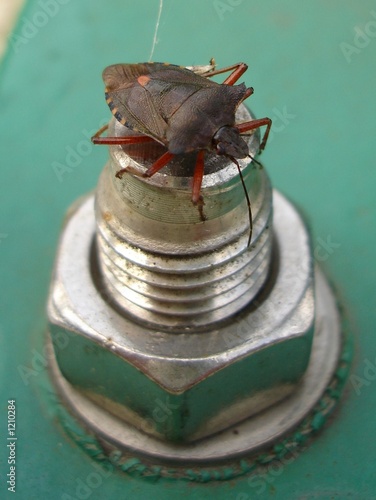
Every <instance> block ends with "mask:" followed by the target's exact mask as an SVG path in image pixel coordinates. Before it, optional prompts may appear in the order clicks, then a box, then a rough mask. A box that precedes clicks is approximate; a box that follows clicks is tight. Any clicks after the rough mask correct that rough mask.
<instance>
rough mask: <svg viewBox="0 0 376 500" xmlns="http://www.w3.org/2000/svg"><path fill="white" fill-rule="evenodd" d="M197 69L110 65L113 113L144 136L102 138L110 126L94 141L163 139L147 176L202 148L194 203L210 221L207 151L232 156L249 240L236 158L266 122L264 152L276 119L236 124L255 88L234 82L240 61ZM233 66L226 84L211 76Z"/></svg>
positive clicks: (244, 67)
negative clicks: (205, 193)
mask: <svg viewBox="0 0 376 500" xmlns="http://www.w3.org/2000/svg"><path fill="white" fill-rule="evenodd" d="M210 67H211V66H209V68H210ZM197 68H200V67H195V68H193V71H192V70H190V69H188V68H185V67H182V66H176V65H173V64H166V63H140V64H115V65H112V66H108V67H107V68H105V70H104V71H103V80H104V83H105V85H106V89H105V96H106V101H107V104H108V105H109V107H110V109H111V112H112V114H113V115H114V116H115V118H116V120H118V121H119V122H120V123H121V124H122V125H125V126H126V127H128V128H130V129H131V130H133V131H135V132H137V133H140V134H142V135H132V136H126V137H100V136H101V134H102V133H103V132H104V131H105V130H106V128H107V126H105V127H102V129H100V130H99V131H98V132H97V133H96V134H95V135H94V137H93V138H92V141H93V142H94V144H111V145H114V144H134V143H141V142H148V141H151V140H155V141H157V142H159V143H161V144H163V145H164V146H165V147H166V148H167V151H166V152H165V153H164V154H163V155H162V156H161V157H160V158H159V159H158V160H157V161H155V162H154V163H153V164H152V165H151V166H150V167H149V168H148V169H147V170H146V171H145V173H144V174H143V175H144V176H145V177H151V176H152V175H154V174H155V173H156V172H158V171H159V170H161V169H162V168H163V167H164V166H165V165H166V164H167V163H168V162H169V161H170V160H171V159H172V157H173V156H174V155H181V154H186V153H191V152H196V151H197V159H196V166H195V169H194V173H193V182H192V202H193V203H194V204H195V205H198V208H199V211H200V214H201V219H202V220H205V217H204V214H203V204H204V202H203V199H202V197H201V195H200V191H201V183H202V178H203V176H204V156H205V152H206V151H211V152H215V153H217V154H219V155H224V156H226V157H228V158H229V159H231V160H232V161H233V162H234V163H235V164H236V165H237V167H238V170H239V174H240V177H241V180H242V183H243V187H244V191H245V195H246V198H247V203H248V209H249V219H250V236H249V241H248V244H249V243H250V240H251V235H252V213H251V206H250V201H249V197H248V193H247V190H246V187H245V184H244V181H243V177H242V175H241V170H240V166H239V164H238V162H237V161H236V159H237V158H245V157H247V156H250V155H249V150H248V145H247V143H246V142H245V141H244V139H243V138H242V137H241V134H245V133H246V132H249V131H252V130H255V129H258V128H260V127H262V126H266V130H265V133H264V136H263V138H262V141H261V144H260V151H262V150H263V149H264V147H265V145H266V141H267V139H268V135H269V131H270V127H271V123H272V122H271V120H270V118H261V119H255V120H250V121H247V122H244V123H235V112H236V110H237V108H238V106H239V105H240V103H242V102H243V101H244V100H245V99H247V98H248V97H249V96H250V95H252V93H253V88H252V87H250V88H247V87H246V86H245V84H244V83H242V84H240V85H234V83H235V82H237V80H238V79H239V78H240V77H241V75H242V74H243V73H244V72H245V71H246V70H247V68H248V66H247V65H246V64H244V63H238V64H234V65H232V66H228V67H226V68H222V69H218V70H215V69H209V70H208V71H206V72H205V71H204V72H203V71H200V70H199V69H197ZM204 68H205V67H204ZM228 71H231V74H230V75H229V76H228V77H227V78H226V79H225V81H224V82H223V83H222V84H219V83H216V82H213V81H211V80H209V77H211V76H214V75H218V74H221V73H225V72H228ZM198 73H201V74H198ZM125 171H127V168H125V169H122V170H120V171H119V172H117V174H116V176H117V177H119V178H121V176H122V174H123V173H124V172H125Z"/></svg>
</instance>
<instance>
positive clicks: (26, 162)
mask: <svg viewBox="0 0 376 500" xmlns="http://www.w3.org/2000/svg"><path fill="white" fill-rule="evenodd" d="M47 4H48V5H49V7H45V9H47V10H45V11H44V10H43V8H42V6H43V5H44V6H47ZM48 9H49V10H48ZM157 11H158V2H156V1H151V0H148V1H146V0H144V1H137V2H134V1H126V0H117V1H115V0H112V1H108V2H101V3H99V2H90V1H89V0H82V1H80V2H78V1H73V0H71V1H69V0H65V3H64V4H63V1H62V0H60V1H58V0H56V1H52V0H51V1H50V2H49V1H48V0H39V1H38V0H35V1H34V0H30V2H28V4H27V6H26V9H25V11H24V12H23V13H22V14H21V17H20V22H19V25H18V28H17V29H16V31H15V34H16V35H18V36H21V37H22V38H16V36H13V37H12V39H11V44H10V47H9V50H8V53H7V55H6V57H5V59H4V61H3V63H2V67H1V74H0V77H1V82H0V110H1V124H0V137H1V146H0V147H1V159H2V163H1V169H2V176H1V185H0V189H1V213H0V242H1V243H0V265H1V270H2V274H1V276H2V278H1V283H2V298H1V316H0V328H1V337H0V339H1V340H0V342H1V357H2V359H1V379H0V380H1V402H0V404H1V406H0V407H1V414H0V415H1V417H0V418H1V421H0V426H1V429H2V433H1V436H2V439H1V449H0V458H1V460H2V462H1V464H0V474H1V484H0V489H1V490H0V495H1V498H13V497H11V496H10V495H11V493H7V491H6V487H5V484H4V482H5V479H6V477H5V474H6V473H7V472H8V470H9V469H8V465H7V464H6V463H4V460H5V462H6V458H7V449H6V444H5V433H6V406H7V400H8V399H13V398H14V399H16V402H17V437H18V441H17V493H16V497H18V498H21V499H23V498H25V499H29V498H38V499H44V498H62V499H64V498H65V499H67V498H91V499H103V498H132V500H133V499H135V500H137V499H144V498H163V499H174V498H197V499H211V498H223V499H236V500H247V499H248V498H277V499H282V500H284V499H289V500H290V499H313V498H315V499H316V498H338V499H344V498H352V499H353V498H355V499H367V500H368V499H372V498H376V476H375V462H376V451H375V446H374V442H375V416H374V415H375V410H376V391H375V387H376V386H375V384H376V382H375V378H376V337H375V335H374V324H376V318H375V315H376V312H375V307H374V291H375V282H376V279H375V274H376V266H375V264H374V248H375V244H376V241H375V231H374V227H375V195H374V192H375V181H376V170H375V166H374V164H375V159H374V158H375V155H374V141H375V136H376V125H375V123H376V122H375V118H374V117H375V112H376V97H375V95H376V94H375V86H376V69H375V55H376V3H375V2H374V1H371V0H363V1H362V2H352V1H349V0H348V1H345V0H342V1H339V0H333V1H331V2H325V1H323V0H321V1H319V0H317V1H312V0H311V1H307V2H298V1H297V0H296V1H293V0H291V1H280V2H277V1H267V2H256V1H255V0H254V1H253V0H252V1H251V0H249V1H248V0H243V1H241V0H237V1H235V0H223V1H216V0H210V1H203V0H192V1H190V2H178V1H173V0H165V2H164V10H163V12H162V18H161V23H160V30H159V34H158V41H159V43H158V44H157V46H156V49H155V54H154V60H162V61H169V62H174V63H178V64H201V63H206V62H207V61H208V59H209V58H210V57H212V56H215V57H216V59H217V63H218V65H220V66H224V65H228V64H230V63H233V62H237V61H246V62H247V63H248V64H249V66H250V69H249V70H248V72H247V74H246V75H245V77H244V80H245V81H246V83H247V84H248V85H252V86H254V88H255V95H254V96H252V97H251V98H250V99H249V104H250V105H251V106H252V109H253V111H255V112H256V114H257V115H258V116H259V117H261V116H265V115H267V116H270V117H271V118H273V119H274V133H273V135H272V140H271V142H270V143H269V145H268V148H267V151H266V152H265V153H264V155H263V161H264V162H265V164H266V167H267V168H268V171H269V173H270V176H271V179H272V182H273V183H274V185H275V186H276V187H278V188H279V189H281V190H282V191H283V192H284V193H286V194H287V195H288V196H289V197H291V198H292V199H293V200H295V201H296V202H297V203H298V204H299V206H300V207H302V209H303V211H304V212H305V213H306V214H307V216H308V218H309V220H310V222H311V226H312V228H313V233H314V238H313V240H314V247H315V255H316V258H317V259H318V260H319V261H321V262H322V264H323V266H324V268H325V269H326V271H327V273H328V275H329V276H330V278H331V280H332V281H333V282H334V283H335V285H336V287H337V290H338V292H339V295H340V296H341V298H342V301H343V303H344V304H345V308H346V309H347V311H348V314H349V316H350V321H351V324H352V330H353V331H354V332H355V341H356V362H355V364H354V366H353V375H352V378H351V379H350V384H349V385H348V390H347V397H346V398H345V399H344V401H343V402H342V405H341V407H340V409H339V410H338V411H337V412H336V418H335V419H334V420H333V422H332V424H331V425H330V426H328V427H327V428H326V429H325V430H324V432H323V433H321V435H320V436H319V437H318V439H317V440H315V442H313V443H312V444H311V445H310V446H309V447H308V448H307V449H306V450H305V451H304V452H303V453H302V454H301V455H300V456H298V457H296V458H294V459H293V460H288V461H287V460H286V461H285V462H283V461H282V465H281V466H280V467H278V468H274V469H273V468H269V469H268V473H267V474H266V475H265V476H264V478H262V479H261V480H260V481H261V482H260V483H257V484H255V481H249V480H248V479H247V477H243V478H242V479H238V480H234V481H229V482H226V483H223V482H221V483H211V484H209V485H195V484H189V483H187V482H183V481H181V482H180V481H167V480H162V481H159V482H154V483H151V482H147V481H145V480H142V479H138V478H135V477H125V476H122V475H121V474H118V473H113V474H111V475H109V476H108V477H104V475H101V476H96V478H97V482H95V477H94V476H93V473H95V472H96V469H95V468H94V465H93V463H94V462H92V461H91V460H90V459H89V458H88V456H87V455H86V454H84V453H83V452H81V451H80V450H79V449H78V447H77V446H76V445H75V444H74V443H73V442H71V441H70V440H68V439H67V438H66V435H65V433H64V432H63V431H61V430H60V428H59V426H58V425H57V424H56V421H55V420H56V419H55V418H54V416H53V414H51V412H50V411H49V406H48V405H47V404H46V403H45V399H44V398H43V397H41V394H42V393H45V392H46V391H47V392H48V388H47V389H44V388H43V387H44V384H45V355H44V354H43V351H42V348H41V344H40V339H41V335H42V334H43V331H44V328H45V312H44V311H45V302H46V296H47V291H48V283H49V279H50V272H51V269H52V264H53V259H54V255H55V248H56V243H57V238H58V235H59V231H60V227H61V222H62V219H63V216H64V213H65V211H66V209H67V207H68V206H69V205H70V203H71V202H72V201H74V200H75V199H76V198H77V197H78V196H80V195H81V194H83V193H85V192H87V191H89V190H90V189H92V188H93V187H94V186H95V184H96V180H97V177H98V174H99V172H100V170H101V168H102V166H103V165H104V162H105V159H106V155H107V153H106V150H105V148H103V149H101V148H97V149H95V150H94V148H93V147H91V146H90V144H89V142H88V139H87V137H88V136H90V135H91V133H92V132H93V131H94V130H95V129H96V128H98V126H99V125H100V124H102V123H103V122H104V121H105V120H106V119H107V118H108V117H109V111H108V108H107V106H106V104H105V102H104V98H103V86H102V82H101V78H100V73H101V70H102V69H103V67H104V66H106V65H107V64H110V63H114V62H137V61H144V60H147V59H148V58H149V54H150V50H151V42H152V39H153V31H154V25H155V21H156V17H157ZM43 12H48V13H47V14H43ZM38 26H39V27H38ZM319 424H320V422H318V425H319ZM98 477H100V478H101V479H102V480H101V481H99V480H98ZM82 484H86V489H81V490H77V488H78V487H79V485H81V487H82ZM82 488H83V487H82ZM85 494H86V495H87V496H86V497H85Z"/></svg>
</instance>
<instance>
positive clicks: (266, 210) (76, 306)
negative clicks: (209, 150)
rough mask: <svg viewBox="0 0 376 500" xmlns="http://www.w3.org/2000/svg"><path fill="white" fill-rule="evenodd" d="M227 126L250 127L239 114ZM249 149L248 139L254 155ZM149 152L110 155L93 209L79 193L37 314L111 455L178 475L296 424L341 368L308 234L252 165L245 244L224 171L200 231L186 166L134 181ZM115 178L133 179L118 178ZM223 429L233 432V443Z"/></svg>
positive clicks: (239, 204)
mask: <svg viewBox="0 0 376 500" xmlns="http://www.w3.org/2000/svg"><path fill="white" fill-rule="evenodd" d="M239 114H240V115H239V117H238V118H239V120H240V119H249V116H250V115H249V114H248V111H246V110H245V108H244V107H242V108H241V109H240V111H239ZM111 127H112V129H111V128H110V131H109V133H110V134H111V135H114V134H124V133H127V132H126V130H125V129H124V128H123V127H122V126H121V125H120V124H118V123H115V122H112V125H111ZM258 141H259V137H258V135H257V134H254V135H251V136H250V137H249V149H250V153H251V155H252V156H253V155H255V154H256V152H257V149H258V144H259V142H258ZM158 154H160V148H159V146H157V145H152V146H145V145H143V146H142V147H140V146H137V147H136V146H132V147H129V146H128V147H127V148H122V147H120V146H114V147H111V148H110V160H109V162H108V164H107V165H106V167H105V169H104V171H103V173H102V175H101V178H100V181H99V184H98V188H97V191H96V194H95V212H94V199H93V196H92V195H91V196H89V197H87V198H86V199H85V200H84V201H81V202H80V203H79V204H77V205H76V206H75V207H74V209H72V210H71V212H70V214H69V216H68V219H67V221H66V224H65V227H64V230H63V234H62V237H61V241H60V246H59V252H58V256H57V261H56V265H55V272H54V277H53V280H52V285H51V292H50V297H49V305H48V315H49V323H50V337H49V341H48V342H49V345H50V348H51V349H52V347H53V348H54V353H55V361H52V371H53V374H54V380H55V382H56V384H57V386H58V388H59V390H60V391H61V394H62V395H63V397H64V399H65V401H66V402H67V404H69V405H70V407H71V408H72V409H73V411H74V412H75V413H76V414H77V415H79V417H80V418H81V419H82V420H84V421H85V422H86V424H87V425H88V426H89V427H90V428H91V429H92V430H93V431H94V432H95V433H96V434H97V435H99V436H100V437H101V439H102V440H104V441H106V442H108V443H111V446H115V447H116V448H118V449H121V450H126V449H128V448H129V447H131V448H132V450H134V451H135V452H139V453H140V454H142V455H145V454H146V455H150V456H153V457H154V458H157V459H158V460H176V461H178V462H179V461H183V462H184V461H187V460H192V461H197V462H201V461H208V460H212V459H213V460H214V459H215V460H216V459H220V458H226V457H229V456H234V455H237V454H242V453H244V452H246V451H249V450H251V449H255V448H258V447H260V446H262V445H265V444H266V443H269V442H270V441H271V440H272V439H275V438H276V437H277V436H280V435H282V434H283V433H285V432H286V431H287V430H288V429H289V428H291V427H293V426H294V425H296V423H297V422H299V421H300V420H301V419H302V418H303V416H304V415H305V414H306V413H307V411H309V409H310V408H311V407H312V406H313V405H314V404H315V403H316V401H317V400H318V398H319V397H320V395H321V393H322V391H323V390H324V388H325V384H327V383H328V380H329V379H330V377H331V375H332V372H333V369H334V366H335V363H336V360H337V357H338V349H339V348H338V346H339V340H338V339H339V328H338V315H337V312H336V308H335V303H334V300H333V299H332V297H331V293H330V290H329V289H328V287H327V285H326V283H325V280H324V279H323V277H322V276H321V274H320V273H319V274H317V273H318V271H317V272H316V273H314V270H313V259H312V252H311V248H310V238H309V235H308V233H307V230H306V227H305V225H304V222H303V221H302V219H301V218H300V216H299V214H298V213H297V211H296V210H295V208H294V207H293V206H292V205H291V204H290V203H289V202H288V201H287V200H286V199H285V198H284V197H282V196H281V195H280V194H279V193H277V192H274V193H273V192H272V189H271V186H270V182H269V179H268V176H267V174H266V172H265V170H264V169H263V168H260V166H259V165H258V164H256V163H255V162H253V161H244V160H242V161H241V162H240V164H241V167H242V172H243V176H244V180H245V182H246V184H247V186H248V188H249V196H250V199H251V204H252V213H253V219H254V229H253V237H252V242H251V245H250V247H247V241H248V232H249V220H248V213H247V206H246V202H245V197H244V192H243V188H242V185H241V182H240V179H239V175H238V171H237V168H236V166H235V165H233V164H231V162H229V161H228V160H226V159H225V158H224V159H221V158H219V157H218V156H213V157H210V156H208V157H207V159H206V164H205V165H206V169H207V170H206V171H207V174H206V175H205V177H204V181H203V188H202V195H203V198H204V201H205V205H204V213H205V216H206V220H205V221H204V222H202V221H201V219H200V216H199V212H198V210H197V207H195V206H194V205H193V204H192V202H191V173H192V165H193V158H190V157H189V155H188V156H187V157H177V158H176V159H175V161H173V162H172V163H171V164H169V165H168V166H167V167H165V168H164V169H163V170H162V171H161V173H159V174H156V175H155V176H153V177H152V178H150V179H144V178H142V177H141V176H140V175H137V173H142V172H143V171H144V169H145V167H148V165H149V164H150V163H151V162H152V161H153V159H154V158H155V157H156V156H158ZM125 167H131V169H132V172H133V173H126V174H125V175H124V176H123V177H122V179H121V180H119V179H117V178H116V177H115V173H116V172H117V171H118V170H120V169H122V168H125ZM273 212H274V215H273ZM94 213H95V215H94ZM315 275H316V278H317V281H316V291H315V287H314V281H315ZM322 297H325V300H323V298H322ZM64 331H68V332H69V343H68V344H67V345H64V348H59V345H58V342H56V338H58V336H59V335H61V334H62V332H64ZM287 396H290V397H289V398H288V399H287ZM289 402H290V403H289ZM291 404H292V405H293V407H292V406H291ZM278 408H279V410H278ZM292 409H293V411H292ZM261 411H263V412H264V415H265V418H264V420H263V422H268V425H267V426H266V427H265V423H263V424H261V423H260V422H261V421H260V419H259V418H258V417H257V415H260V412H261ZM268 415H269V417H268ZM252 421H254V422H258V424H257V425H258V426H259V427H257V428H256V429H255V428H254V427H253V426H252V423H250V422H252ZM234 425H237V428H239V426H243V428H244V429H245V431H244V434H242V441H241V442H239V440H238V439H237V438H236V437H234V436H235V435H234V434H233V433H232V432H231V430H230V429H231V427H232V426H234ZM247 425H248V427H247ZM244 426H245V427H244ZM114 429H116V432H115V431H114ZM257 429H259V431H260V432H259V433H258V434H257ZM227 430H228V432H229V435H225V434H223V433H226V432H227ZM219 431H223V433H222V434H218V432H219ZM255 432H256V435H255ZM145 436H147V439H146V440H145ZM221 436H222V438H221ZM223 436H227V437H225V438H223ZM231 436H232V437H231ZM257 436H258V437H257ZM221 439H222V440H223V439H224V441H221ZM178 443H179V444H178ZM223 443H225V445H223Z"/></svg>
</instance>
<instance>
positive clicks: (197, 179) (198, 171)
mask: <svg viewBox="0 0 376 500" xmlns="http://www.w3.org/2000/svg"><path fill="white" fill-rule="evenodd" d="M204 156H205V151H204V150H202V151H199V152H198V153H197V159H196V165H195V171H194V173H193V180H192V202H193V204H194V205H197V206H198V211H199V212H200V218H201V220H202V221H204V220H205V219H206V217H205V215H204V211H203V207H204V200H203V198H202V196H201V195H200V192H201V184H202V179H203V177H204V167H205V160H204Z"/></svg>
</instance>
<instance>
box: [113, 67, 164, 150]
mask: <svg viewBox="0 0 376 500" xmlns="http://www.w3.org/2000/svg"><path fill="white" fill-rule="evenodd" d="M148 66H153V65H149V64H115V65H113V66H108V67H107V68H106V69H105V70H104V71H103V80H104V82H105V84H106V100H107V103H108V105H109V107H110V109H111V112H112V113H113V115H114V116H115V118H116V119H117V120H118V121H119V122H120V123H122V124H123V125H126V126H127V127H129V128H130V129H132V130H135V131H137V132H141V133H143V134H146V135H149V136H151V137H153V138H154V139H156V140H157V141H159V142H161V143H162V144H165V137H166V129H167V123H166V122H165V120H164V119H163V118H162V116H161V114H160V112H159V109H158V106H157V105H156V102H155V100H154V99H153V97H152V96H151V95H150V92H148V90H147V89H146V88H145V85H142V84H140V83H139V82H140V81H141V82H145V78H148V77H147V75H148V72H149V68H148ZM142 78H144V80H143V79H142Z"/></svg>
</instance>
